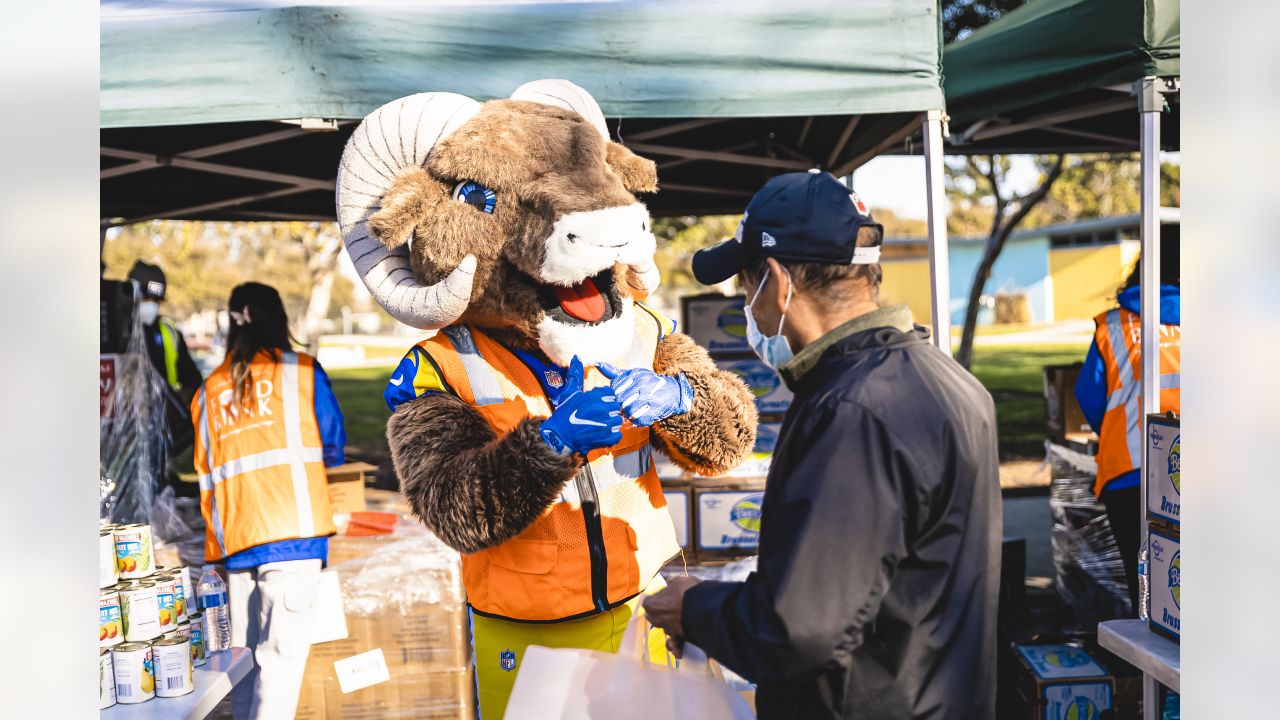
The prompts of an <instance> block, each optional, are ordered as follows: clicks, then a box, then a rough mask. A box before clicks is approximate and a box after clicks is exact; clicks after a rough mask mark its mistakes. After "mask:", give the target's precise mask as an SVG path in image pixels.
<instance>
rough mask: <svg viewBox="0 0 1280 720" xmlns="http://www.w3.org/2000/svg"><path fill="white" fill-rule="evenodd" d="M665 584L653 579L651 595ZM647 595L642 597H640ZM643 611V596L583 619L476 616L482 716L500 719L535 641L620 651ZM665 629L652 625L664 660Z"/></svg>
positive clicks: (655, 652) (652, 647)
mask: <svg viewBox="0 0 1280 720" xmlns="http://www.w3.org/2000/svg"><path fill="white" fill-rule="evenodd" d="M664 587H666V583H665V582H663V581H662V577H661V576H659V577H657V578H654V580H653V582H651V583H650V584H649V587H648V588H646V589H645V593H646V594H652V593H655V592H657V591H659V590H661V589H662V588H664ZM641 597H643V596H641ZM637 611H638V612H640V613H641V614H643V612H644V611H643V610H642V609H640V597H637V598H635V599H633V600H631V601H630V602H627V603H626V604H623V605H619V606H618V607H616V608H614V609H612V610H609V611H607V612H604V613H601V614H599V615H593V616H592V617H589V618H585V619H582V620H570V621H568V622H561V623H543V624H537V623H520V622H511V621H509V620H498V619H496V618H491V617H484V616H481V615H477V614H475V613H472V614H471V649H472V660H473V661H474V662H475V669H476V686H477V691H478V692H477V698H476V699H477V701H478V702H479V704H480V717H481V718H482V720H500V719H501V718H502V717H503V716H504V715H505V713H506V711H507V700H508V699H509V698H510V697H511V688H512V687H513V686H514V685H515V682H516V674H517V673H518V672H519V670H520V663H522V662H524V651H525V648H527V647H528V646H530V645H541V646H543V647H550V648H580V649H583V650H603V651H605V652H617V651H618V645H619V644H620V643H621V642H622V633H623V631H625V630H626V628H627V623H628V622H629V621H630V620H631V617H632V615H634V614H635V613H636V612H637ZM666 642H667V636H666V633H664V632H662V631H661V630H658V629H656V628H650V630H649V637H648V645H649V657H650V658H651V659H652V661H653V662H655V663H665V662H666V657H667V650H666Z"/></svg>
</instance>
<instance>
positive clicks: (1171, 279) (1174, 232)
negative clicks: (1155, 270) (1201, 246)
mask: <svg viewBox="0 0 1280 720" xmlns="http://www.w3.org/2000/svg"><path fill="white" fill-rule="evenodd" d="M1179 230H1180V227H1179V226H1178V225H1173V224H1169V225H1161V226H1160V284H1161V285H1177V286H1181V285H1182V258H1181V248H1182V242H1181V233H1180V232H1179ZM1141 282H1142V257H1141V256H1139V257H1138V262H1135V263H1134V264H1133V270H1131V271H1129V277H1127V278H1125V281H1124V284H1123V285H1121V286H1120V289H1119V290H1116V295H1119V294H1120V293H1122V292H1124V291H1125V290H1128V289H1129V288H1131V287H1137V286H1138V285H1139V284H1140V283H1141Z"/></svg>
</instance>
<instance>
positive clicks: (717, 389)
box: [653, 332, 758, 477]
mask: <svg viewBox="0 0 1280 720" xmlns="http://www.w3.org/2000/svg"><path fill="white" fill-rule="evenodd" d="M653 369H654V371H655V372H658V373H661V374H663V375H675V374H677V373H684V375H685V377H686V378H688V379H689V385H690V386H692V387H693V407H692V408H691V409H690V410H689V412H687V413H685V414H683V415H673V416H671V417H669V418H667V419H665V420H660V421H658V422H657V423H656V424H654V426H653V428H654V430H655V431H656V432H655V439H656V444H657V445H658V447H659V449H661V450H663V451H664V452H666V453H667V455H669V456H670V457H671V459H672V461H674V462H675V463H676V464H677V465H679V466H680V467H682V468H684V469H686V470H689V471H691V472H695V473H698V474H699V475H705V476H708V477H715V476H717V475H723V474H724V473H726V472H728V471H729V470H732V469H733V468H735V467H737V466H738V465H740V464H741V463H742V461H744V460H746V459H747V455H748V454H750V453H751V447H752V446H753V445H755V442H756V422H757V420H758V418H757V416H756V405H755V398H754V397H752V395H751V391H750V390H749V389H748V388H747V386H746V383H744V382H742V380H741V379H740V378H739V377H738V376H737V375H734V374H733V373H731V372H729V371H727V370H721V369H720V368H718V367H716V365H715V363H714V362H712V360H711V356H710V355H708V354H707V351H706V350H704V349H703V348H702V347H700V346H699V345H698V344H697V343H695V342H693V340H691V339H690V338H689V336H688V335H685V334H684V333H678V332H677V333H672V334H670V335H668V336H666V337H665V338H663V339H662V341H661V342H659V343H658V353H657V357H656V358H655V359H654V364H653Z"/></svg>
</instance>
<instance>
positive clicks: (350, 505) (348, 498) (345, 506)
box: [325, 462, 378, 514]
mask: <svg viewBox="0 0 1280 720" xmlns="http://www.w3.org/2000/svg"><path fill="white" fill-rule="evenodd" d="M377 470H378V468H377V467H376V466H374V465H370V464H369V463H362V462H351V463H346V464H345V465H338V466H336V467H331V468H327V469H326V470H325V475H326V477H327V478H328V480H329V502H330V503H331V504H332V505H333V512H334V513H335V514H338V513H353V512H361V511H363V510H365V500H364V486H365V483H366V482H367V480H369V479H372V477H373V473H374V472H376V471H377Z"/></svg>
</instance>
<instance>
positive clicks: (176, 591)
mask: <svg viewBox="0 0 1280 720" xmlns="http://www.w3.org/2000/svg"><path fill="white" fill-rule="evenodd" d="M173 609H174V612H176V613H177V614H178V622H180V623H184V622H186V621H187V590H186V588H184V587H183V586H182V577H181V576H179V575H178V574H177V573H174V575H173Z"/></svg>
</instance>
